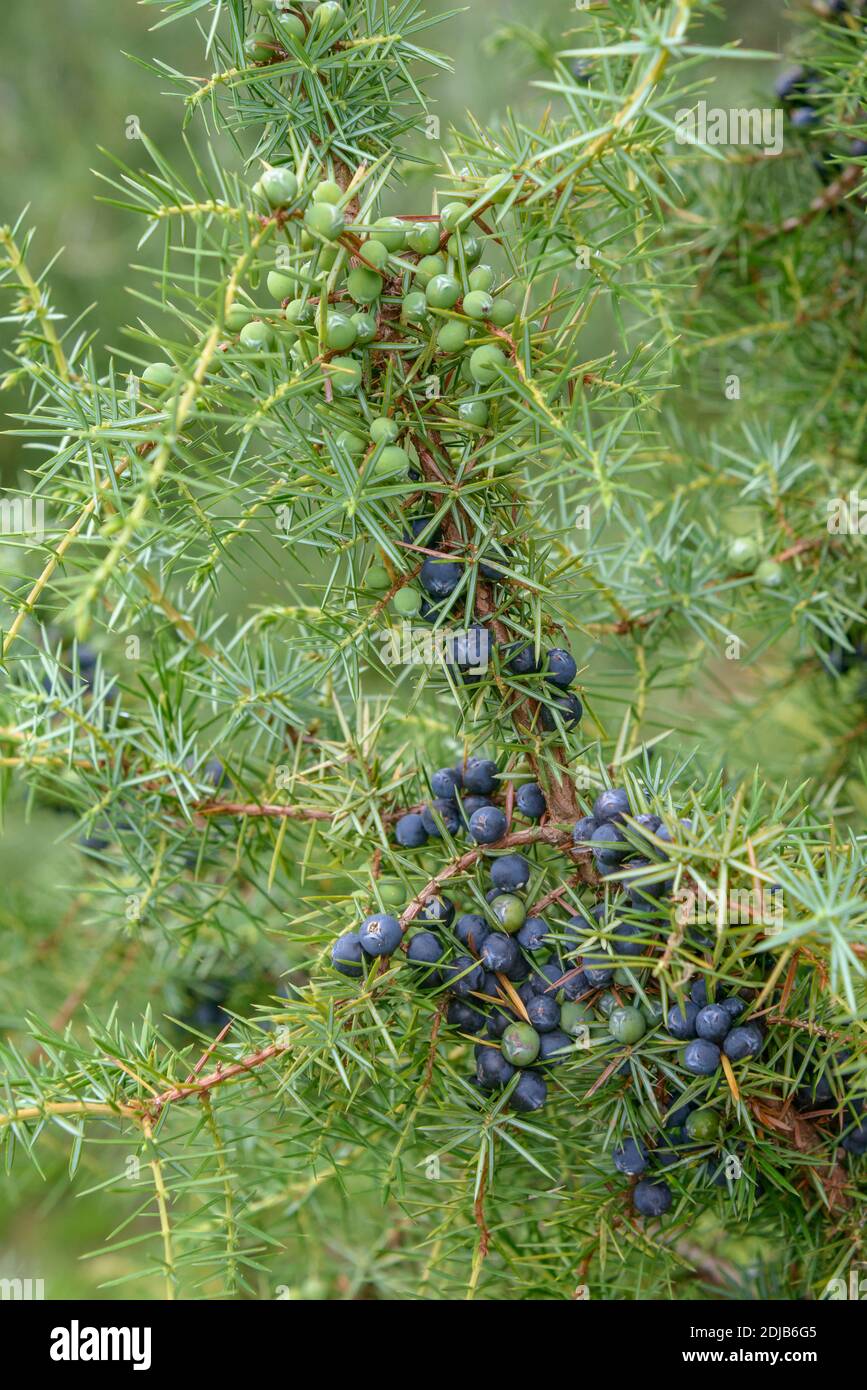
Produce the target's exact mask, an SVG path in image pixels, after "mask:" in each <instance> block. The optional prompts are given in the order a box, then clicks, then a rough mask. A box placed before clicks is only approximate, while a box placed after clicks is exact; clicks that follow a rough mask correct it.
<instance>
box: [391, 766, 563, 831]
mask: <svg viewBox="0 0 867 1390" xmlns="http://www.w3.org/2000/svg"><path fill="white" fill-rule="evenodd" d="M431 791H432V792H433V798H432V800H431V801H430V802H429V803H428V805H427V806H425V807H424V808H423V809H422V810H420V811H408V812H407V814H406V815H405V816H401V817H400V819H399V820H398V822H397V824H396V826H395V831H394V834H395V839H396V840H397V843H398V844H399V845H401V846H402V847H403V848H404V849H421V848H422V846H423V845H426V844H427V842H428V840H430V839H441V838H442V836H443V832H444V831H445V832H447V833H448V834H449V835H451V836H456V835H459V834H461V833H466V834H467V835H468V836H469V838H470V839H471V840H473V841H474V842H475V843H476V844H477V845H495V844H497V843H498V841H500V840H502V838H503V836H504V835H505V834H506V832H507V830H508V828H509V822H508V819H507V816H506V812H505V811H504V810H503V809H502V806H500V805H498V804H497V798H499V800H502V795H501V794H500V793H501V791H502V783H501V779H500V773H499V769H498V767H497V764H496V763H495V762H494V761H493V759H491V758H469V759H468V760H467V762H466V763H465V764H464V765H463V766H462V767H442V768H440V769H439V771H438V772H435V773H434V774H433V776H432V777H431ZM514 805H515V808H516V810H517V811H518V812H519V813H520V814H521V815H522V816H524V817H526V819H527V820H531V821H537V820H541V818H542V816H544V814H545V811H546V809H547V808H546V805H545V796H544V793H543V791H542V789H541V787H540V786H539V785H538V784H537V783H536V782H524V783H522V784H521V785H520V786H518V788H517V790H516V794H515V800H514Z"/></svg>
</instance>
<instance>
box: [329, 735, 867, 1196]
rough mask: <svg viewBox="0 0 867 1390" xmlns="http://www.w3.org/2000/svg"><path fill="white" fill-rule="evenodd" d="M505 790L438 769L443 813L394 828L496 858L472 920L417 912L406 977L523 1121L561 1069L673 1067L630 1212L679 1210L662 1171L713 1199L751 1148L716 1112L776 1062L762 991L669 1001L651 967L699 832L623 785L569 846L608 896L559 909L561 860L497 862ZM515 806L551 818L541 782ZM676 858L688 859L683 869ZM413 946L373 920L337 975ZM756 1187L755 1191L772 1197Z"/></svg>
mask: <svg viewBox="0 0 867 1390" xmlns="http://www.w3.org/2000/svg"><path fill="white" fill-rule="evenodd" d="M502 781H503V779H502V778H501V776H500V774H499V771H498V767H497V764H496V763H495V762H494V761H493V760H491V759H486V758H474V759H470V760H468V761H467V763H466V764H465V765H464V766H463V767H446V768H441V769H439V771H437V772H436V773H434V775H433V777H432V778H431V790H432V792H433V794H434V799H433V800H432V802H431V803H430V804H429V805H428V806H426V807H425V808H424V810H423V811H422V812H418V813H417V812H413V813H410V814H408V815H407V816H404V817H402V818H401V819H400V820H399V821H398V823H397V827H396V838H397V840H398V843H399V844H401V845H406V844H410V845H416V844H417V845H422V844H424V843H425V842H426V841H427V840H428V838H429V837H434V838H436V837H437V836H438V835H441V833H442V830H443V829H448V830H449V832H450V833H456V832H457V831H458V829H460V828H461V827H463V828H464V829H465V830H466V832H467V833H468V834H469V836H470V838H471V839H472V840H474V841H475V842H476V844H477V845H478V846H480V847H484V851H485V852H484V854H482V853H481V852H478V853H477V854H476V855H472V854H471V855H470V856H469V860H470V864H471V866H473V867H472V873H473V874H475V873H476V872H477V871H479V870H481V868H482V865H484V866H485V872H486V873H487V875H488V877H489V882H485V881H484V880H483V881H481V882H479V881H478V880H475V881H472V882H471V884H470V889H471V892H472V894H473V899H474V902H473V905H472V907H471V909H470V910H467V911H463V912H461V911H460V909H459V908H456V906H455V903H454V902H453V901H452V899H451V898H450V897H447V896H445V895H443V894H442V893H438V894H434V895H430V896H427V897H426V898H425V899H424V900H423V903H422V907H421V909H420V910H419V911H418V913H417V915H416V916H415V917H414V918H412V916H411V914H405V915H408V916H409V917H410V918H411V920H410V921H409V923H408V928H407V940H406V961H407V967H408V968H409V969H410V970H411V971H412V972H413V980H414V984H415V986H416V987H417V988H419V989H422V990H425V991H432V992H442V993H443V994H445V995H446V996H447V999H448V1004H447V1011H446V1019H447V1022H448V1024H450V1025H451V1026H452V1027H454V1028H456V1029H457V1030H459V1032H460V1033H462V1034H464V1035H465V1036H469V1037H471V1038H473V1039H475V1040H476V1041H475V1063H476V1069H475V1075H474V1077H473V1084H474V1085H475V1086H476V1087H477V1088H478V1089H479V1090H480V1091H482V1092H495V1091H504V1090H505V1091H506V1099H507V1100H508V1103H509V1104H510V1105H511V1106H512V1108H513V1109H515V1110H517V1111H523V1112H529V1111H534V1110H538V1109H539V1108H540V1107H541V1106H542V1105H544V1104H545V1101H546V1099H547V1095H548V1090H549V1087H550V1086H551V1084H552V1071H551V1069H552V1068H554V1067H555V1066H557V1065H558V1064H560V1063H563V1062H565V1061H567V1060H572V1061H576V1062H578V1063H579V1064H580V1062H581V1061H582V1060H586V1059H587V1056H588V1054H590V1055H591V1056H592V1057H595V1058H596V1059H599V1058H602V1060H603V1063H604V1071H603V1075H602V1078H601V1081H602V1082H607V1081H609V1080H610V1081H612V1082H617V1081H618V1080H619V1079H620V1078H627V1079H628V1080H633V1079H634V1078H637V1077H638V1076H639V1073H638V1072H637V1071H634V1070H633V1064H632V1059H633V1057H635V1058H636V1060H640V1061H641V1063H642V1064H646V1063H647V1062H655V1061H659V1062H660V1063H663V1064H664V1072H661V1073H660V1077H662V1076H663V1075H664V1076H665V1089H666V1090H668V1089H669V1088H670V1086H671V1084H672V1080H673V1079H674V1078H677V1080H676V1083H675V1084H677V1085H678V1086H679V1087H680V1089H681V1091H682V1094H681V1096H680V1097H679V1098H678V1099H676V1100H673V1101H670V1102H669V1103H668V1105H667V1106H666V1105H665V1101H664V1099H663V1096H664V1092H663V1093H662V1094H661V1095H659V1096H658V1099H659V1101H660V1104H661V1105H663V1107H664V1111H665V1113H664V1115H663V1118H662V1121H661V1122H660V1123H659V1124H658V1125H657V1127H656V1129H653V1128H652V1127H648V1131H647V1132H646V1133H643V1134H642V1133H635V1134H633V1135H631V1136H629V1137H627V1138H626V1139H625V1140H624V1141H623V1142H622V1143H620V1144H619V1145H617V1146H616V1147H615V1148H614V1150H613V1155H612V1156H613V1162H614V1167H615V1169H616V1170H617V1171H618V1172H620V1173H622V1174H624V1175H625V1176H628V1177H630V1178H633V1179H637V1182H636V1184H635V1186H634V1188H633V1192H632V1200H633V1206H634V1209H635V1211H636V1213H637V1214H639V1215H640V1216H643V1217H660V1216H663V1215H664V1214H665V1213H666V1212H667V1211H668V1210H669V1208H670V1207H671V1206H672V1203H673V1193H672V1188H671V1186H670V1184H669V1183H668V1181H666V1177H665V1176H664V1174H665V1170H667V1169H669V1168H671V1167H673V1166H674V1165H677V1166H678V1168H679V1169H680V1170H681V1171H686V1170H694V1169H695V1166H696V1165H700V1167H701V1172H702V1174H703V1177H704V1179H706V1181H707V1182H708V1183H709V1184H714V1185H717V1186H726V1185H728V1184H730V1183H731V1182H732V1180H733V1179H735V1178H737V1177H739V1176H741V1175H742V1173H741V1171H740V1168H739V1164H740V1159H739V1152H743V1146H741V1148H740V1150H739V1149H738V1143H737V1142H735V1143H734V1144H733V1145H729V1146H727V1147H723V1135H722V1114H723V1111H722V1107H721V1106H720V1104H719V1099H720V1096H724V1095H725V1094H726V1088H727V1084H732V1085H734V1072H733V1070H732V1068H733V1067H734V1066H738V1065H742V1066H744V1067H746V1066H748V1065H750V1064H752V1063H753V1062H755V1061H756V1060H757V1059H758V1058H760V1057H762V1058H763V1061H762V1065H763V1066H764V1067H767V1066H768V1062H767V1060H765V1059H764V1054H765V1052H766V1051H767V1050H768V1049H767V1042H768V1038H767V1035H766V1032H765V1027H764V1025H763V1023H762V1021H761V1019H760V1017H758V1016H751V1015H752V1013H753V1011H754V1009H755V999H756V997H757V996H756V991H755V990H754V989H750V988H748V987H746V986H744V987H741V988H737V989H734V988H730V989H728V990H721V989H719V988H718V986H717V985H716V984H715V982H714V979H713V973H712V971H709V973H708V977H707V978H705V976H704V975H701V976H699V977H697V978H693V980H692V982H691V985H690V986H689V989H688V992H687V993H685V994H683V995H678V996H677V997H675V998H674V999H672V996H671V991H670V987H669V989H668V991H667V992H666V993H663V992H662V991H661V988H660V985H659V984H658V982H657V981H656V979H655V978H654V976H653V975H652V974H651V973H649V972H648V970H647V966H648V965H649V964H650V963H651V962H652V960H653V958H654V957H657V958H658V956H659V953H660V951H661V948H662V946H663V945H664V943H665V941H666V940H667V939H668V935H669V932H670V929H671V905H670V901H669V900H670V897H671V894H672V891H673V886H674V882H675V866H674V864H673V856H674V846H675V843H676V841H675V836H677V839H678V840H680V842H681V847H683V845H688V844H689V836H690V833H691V830H692V827H691V823H690V822H689V821H686V820H684V821H680V822H675V823H674V829H673V830H671V829H669V828H668V826H666V825H665V824H664V823H663V821H662V819H661V818H660V817H659V816H657V815H654V814H651V813H650V812H644V811H641V810H639V809H638V808H634V807H633V804H632V803H631V801H630V796H629V794H628V793H627V792H626V791H625V790H624V789H622V788H618V787H609V788H606V789H605V790H603V791H601V792H600V793H599V795H598V796H597V797H596V799H595V801H594V803H593V807H592V811H591V813H590V814H588V815H586V816H584V817H582V819H581V820H579V821H578V822H577V824H575V826H574V829H573V834H572V839H573V846H574V849H573V854H575V855H576V857H577V858H578V861H579V862H581V860H582V859H587V858H589V859H590V860H592V863H593V865H594V868H595V869H596V871H597V874H598V881H599V885H600V889H601V892H602V894H603V896H601V897H599V898H598V900H597V901H595V902H591V903H590V904H585V903H583V902H581V896H582V893H583V890H582V891H581V892H579V893H576V894H575V895H574V896H573V901H575V902H576V905H577V906H578V911H574V910H572V909H565V910H564V907H563V905H562V904H561V902H560V898H561V897H562V896H563V892H564V885H563V882H562V873H561V870H560V867H559V861H558V860H557V859H549V860H548V861H545V860H544V859H542V860H540V861H539V862H536V863H531V861H530V859H528V858H527V857H525V856H524V855H523V854H520V853H515V852H513V850H512V848H511V847H510V846H508V845H507V846H503V847H502V848H501V850H499V851H498V850H497V849H496V845H497V844H498V842H499V841H500V840H502V838H503V835H504V833H505V831H506V828H507V823H506V815H505V813H504V812H503V811H502V810H501V808H500V807H499V806H498V805H497V803H496V800H495V798H496V797H499V798H500V799H502V792H501V790H500V786H501V783H502ZM513 802H514V806H515V807H516V808H517V809H518V810H519V811H520V813H521V814H523V815H525V816H527V817H528V818H530V819H537V818H539V817H541V816H543V815H544V814H545V811H546V806H545V798H544V795H543V793H542V791H541V789H540V788H539V786H538V785H537V784H536V783H524V784H522V785H520V786H518V787H517V789H516V792H515V795H514V798H513ZM681 837H682V839H681ZM489 845H490V846H493V847H494V848H493V849H492V851H491V852H490V853H489V852H488V849H487V847H488V846H489ZM677 858H678V859H679V860H680V861H681V862H682V860H683V855H682V854H680V855H678V856H677ZM552 867H553V868H554V870H555V875H556V879H557V882H556V885H555V887H554V889H553V891H551V892H550V893H548V894H545V895H544V896H543V898H541V899H538V904H539V905H538V907H537V908H536V910H535V911H534V910H533V908H532V907H531V906H530V904H531V903H532V902H533V901H534V899H536V895H537V892H538V890H540V889H542V885H543V882H544V880H545V878H546V876H548V874H549V872H550V870H551V868H552ZM591 882H592V883H596V882H597V879H596V878H595V877H591ZM531 890H532V891H531ZM597 891H599V890H597ZM545 904H547V905H548V906H547V907H546V906H545ZM570 911H571V914H572V915H570V916H568V917H567V918H566V920H565V921H564V915H565V912H570ZM690 933H691V935H690ZM687 935H688V936H689V939H690V940H691V941H692V944H693V945H694V947H695V949H696V950H701V949H705V948H708V947H709V946H710V945H711V944H712V942H711V940H710V939H709V938H706V937H702V936H700V935H697V934H696V933H695V932H694V930H693V929H692V928H687ZM402 939H403V936H402V930H401V923H400V921H399V920H398V919H397V918H396V917H391V916H388V915H385V914H379V915H376V916H373V917H369V918H367V919H365V921H364V922H363V923H362V925H361V928H360V929H359V931H358V932H352V933H348V934H347V935H345V936H343V937H341V938H340V939H339V940H338V941H337V942H335V944H334V947H333V951H332V960H333V963H334V966H335V968H336V969H337V970H339V971H341V972H342V973H344V974H349V975H355V976H360V975H361V974H362V972H363V970H364V967H365V962H367V961H373V960H375V959H376V958H377V957H382V956H389V955H391V954H392V953H393V952H394V951H395V949H396V948H397V946H398V945H400V944H401V941H402ZM708 965H710V961H708ZM709 980H710V983H708V981H709ZM723 1071H726V1072H727V1076H726V1078H723V1077H721V1076H720V1075H719V1074H720V1073H721V1072H723ZM645 1075H646V1073H645ZM801 1080H802V1084H801V1087H800V1089H799V1091H798V1092H797V1095H796V1097H795V1098H794V1104H795V1105H796V1106H797V1107H798V1108H799V1109H801V1110H805V1109H807V1110H815V1109H816V1108H817V1107H819V1106H821V1104H822V1103H823V1102H826V1101H830V1100H831V1099H833V1098H834V1097H835V1092H834V1091H833V1089H832V1086H831V1082H830V1080H829V1079H828V1077H827V1076H825V1075H824V1074H822V1073H819V1074H814V1072H811V1071H810V1069H809V1067H808V1066H807V1064H806V1061H805V1062H804V1065H803V1067H802V1078H801ZM597 1084H598V1083H597ZM843 1093H844V1092H840V1094H843ZM842 1143H843V1146H844V1148H846V1149H847V1150H848V1151H849V1152H850V1153H852V1154H854V1155H857V1156H860V1155H862V1154H863V1153H864V1152H865V1151H867V1119H865V1107H864V1106H863V1105H862V1106H861V1107H860V1108H858V1106H856V1107H855V1108H854V1109H852V1111H851V1114H850V1115H849V1118H848V1126H847V1128H846V1130H845V1132H844V1136H843V1138H842ZM750 1181H751V1182H752V1183H753V1187H754V1190H755V1192H756V1193H757V1194H758V1195H760V1185H759V1184H757V1183H756V1182H755V1180H754V1179H750Z"/></svg>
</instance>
